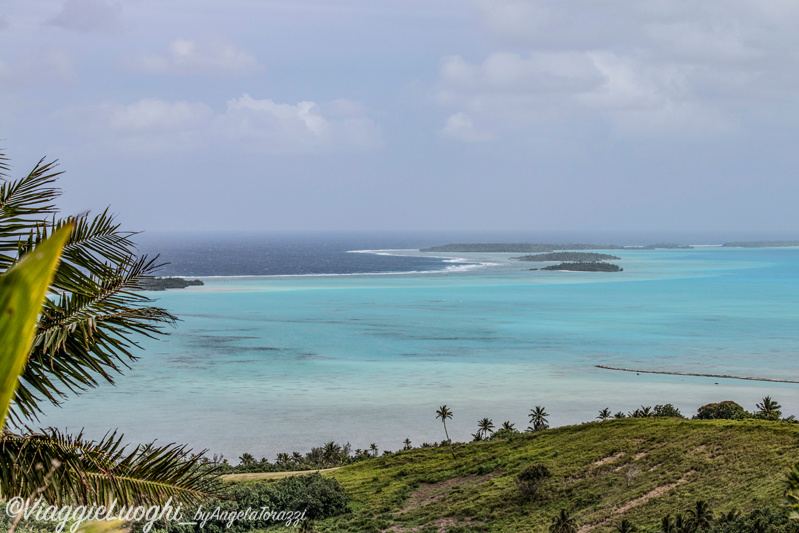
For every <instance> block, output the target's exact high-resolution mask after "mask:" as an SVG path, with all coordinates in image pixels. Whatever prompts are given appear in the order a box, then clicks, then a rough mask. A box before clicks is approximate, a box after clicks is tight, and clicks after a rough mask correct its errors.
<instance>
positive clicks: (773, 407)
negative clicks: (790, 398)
mask: <svg viewBox="0 0 799 533" xmlns="http://www.w3.org/2000/svg"><path fill="white" fill-rule="evenodd" d="M756 407H757V408H758V409H760V410H759V411H758V414H760V415H763V416H764V417H765V418H768V419H769V420H779V418H780V416H781V415H782V412H781V411H780V409H782V406H781V405H780V404H778V403H777V402H775V401H774V400H772V399H771V396H766V397H765V398H763V401H762V402H761V403H758V404H756Z"/></svg>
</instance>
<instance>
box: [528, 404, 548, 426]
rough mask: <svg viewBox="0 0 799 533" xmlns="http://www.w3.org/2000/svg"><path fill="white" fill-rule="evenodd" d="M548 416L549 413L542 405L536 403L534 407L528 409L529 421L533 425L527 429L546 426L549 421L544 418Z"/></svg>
mask: <svg viewBox="0 0 799 533" xmlns="http://www.w3.org/2000/svg"><path fill="white" fill-rule="evenodd" d="M548 416H549V413H547V412H546V410H545V408H544V407H541V406H540V405H536V406H535V408H533V409H531V410H530V423H531V424H532V425H533V426H532V427H530V428H527V429H528V430H529V431H538V430H540V429H546V428H548V427H549V421H548V420H547V419H546V417H548Z"/></svg>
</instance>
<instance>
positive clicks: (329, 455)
mask: <svg viewBox="0 0 799 533" xmlns="http://www.w3.org/2000/svg"><path fill="white" fill-rule="evenodd" d="M322 458H323V460H324V462H325V463H327V464H330V465H337V464H338V463H339V462H340V461H341V446H339V445H338V444H336V443H335V442H333V441H332V440H331V441H330V442H328V443H325V445H324V447H323V451H322Z"/></svg>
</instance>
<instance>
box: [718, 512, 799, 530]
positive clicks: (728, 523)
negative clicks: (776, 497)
mask: <svg viewBox="0 0 799 533" xmlns="http://www.w3.org/2000/svg"><path fill="white" fill-rule="evenodd" d="M704 531H705V532H706V533H766V532H769V533H794V532H795V531H796V522H795V521H792V520H791V519H790V518H788V516H787V515H786V514H785V513H783V512H779V511H775V510H773V509H758V510H756V511H752V512H751V513H749V514H748V515H738V516H735V517H733V516H730V517H729V518H727V517H724V516H722V517H721V518H720V519H718V520H716V522H715V523H714V524H712V525H711V526H710V527H708V528H705V530H704Z"/></svg>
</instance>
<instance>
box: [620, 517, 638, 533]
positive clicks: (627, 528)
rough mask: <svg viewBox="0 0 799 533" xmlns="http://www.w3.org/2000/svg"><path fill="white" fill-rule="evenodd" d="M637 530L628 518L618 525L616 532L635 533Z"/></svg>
mask: <svg viewBox="0 0 799 533" xmlns="http://www.w3.org/2000/svg"><path fill="white" fill-rule="evenodd" d="M636 530H637V528H636V527H635V526H634V525H633V524H632V522H630V521H629V520H627V519H626V518H625V519H623V520H622V521H621V522H619V523H618V524H616V531H618V532H619V533H634V532H635V531H636Z"/></svg>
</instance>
